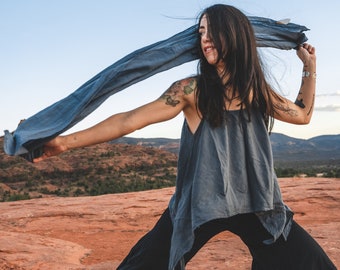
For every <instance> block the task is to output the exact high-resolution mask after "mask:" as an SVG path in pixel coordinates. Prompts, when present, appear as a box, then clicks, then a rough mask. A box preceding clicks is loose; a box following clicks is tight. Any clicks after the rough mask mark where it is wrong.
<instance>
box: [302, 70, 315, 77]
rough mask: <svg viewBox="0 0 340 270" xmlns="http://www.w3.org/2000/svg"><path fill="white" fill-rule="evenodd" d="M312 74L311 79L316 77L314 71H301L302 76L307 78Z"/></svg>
mask: <svg viewBox="0 0 340 270" xmlns="http://www.w3.org/2000/svg"><path fill="white" fill-rule="evenodd" d="M311 75H312V78H313V79H316V72H313V73H312V74H311V73H310V72H309V71H303V72H302V78H308V77H310V76H311Z"/></svg>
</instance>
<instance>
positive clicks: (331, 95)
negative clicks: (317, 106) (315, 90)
mask: <svg viewBox="0 0 340 270" xmlns="http://www.w3.org/2000/svg"><path fill="white" fill-rule="evenodd" d="M316 97H340V91H337V92H333V93H325V94H316Z"/></svg>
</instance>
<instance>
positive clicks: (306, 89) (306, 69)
mask: <svg viewBox="0 0 340 270" xmlns="http://www.w3.org/2000/svg"><path fill="white" fill-rule="evenodd" d="M297 55H298V56H299V58H300V59H301V61H302V62H303V70H302V82H301V87H300V90H299V93H298V96H297V98H296V100H295V102H292V101H290V100H288V99H285V98H282V99H281V100H279V99H277V100H274V104H275V107H276V108H277V110H276V113H275V114H274V117H275V118H276V119H278V120H281V121H284V122H288V123H292V124H308V123H309V122H310V119H311V117H312V113H313V109H314V99H315V87H316V55H315V48H314V47H313V46H311V45H310V44H303V45H302V46H300V47H299V48H298V50H297ZM274 99H275V97H274Z"/></svg>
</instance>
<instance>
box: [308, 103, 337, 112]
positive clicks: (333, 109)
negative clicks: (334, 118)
mask: <svg viewBox="0 0 340 270" xmlns="http://www.w3.org/2000/svg"><path fill="white" fill-rule="evenodd" d="M314 110H315V111H322V112H340V104H329V105H325V106H315V108H314Z"/></svg>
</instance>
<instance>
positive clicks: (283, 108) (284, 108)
mask: <svg viewBox="0 0 340 270" xmlns="http://www.w3.org/2000/svg"><path fill="white" fill-rule="evenodd" d="M276 108H277V109H279V110H280V111H283V112H284V113H286V114H288V115H289V116H292V117H296V116H297V115H298V113H297V111H296V110H294V109H292V108H289V106H288V105H287V106H285V105H283V104H281V103H278V104H276Z"/></svg>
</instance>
